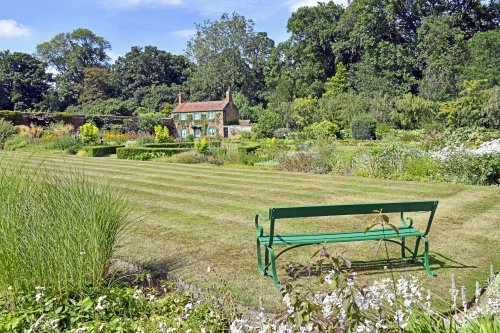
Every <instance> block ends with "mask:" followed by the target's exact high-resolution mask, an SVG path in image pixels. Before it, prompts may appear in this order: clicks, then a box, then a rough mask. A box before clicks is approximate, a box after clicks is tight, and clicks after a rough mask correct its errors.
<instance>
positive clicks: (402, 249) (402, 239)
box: [401, 237, 406, 261]
mask: <svg viewBox="0 0 500 333" xmlns="http://www.w3.org/2000/svg"><path fill="white" fill-rule="evenodd" d="M401 258H402V259H403V261H406V251H405V238H404V237H403V238H401Z"/></svg>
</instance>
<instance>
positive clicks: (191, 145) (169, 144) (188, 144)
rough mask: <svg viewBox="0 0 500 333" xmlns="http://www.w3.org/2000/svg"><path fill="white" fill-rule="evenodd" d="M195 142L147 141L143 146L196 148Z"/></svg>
mask: <svg viewBox="0 0 500 333" xmlns="http://www.w3.org/2000/svg"><path fill="white" fill-rule="evenodd" d="M194 144H195V143H194V142H167V143H146V144H144V145H142V147H147V148H194Z"/></svg>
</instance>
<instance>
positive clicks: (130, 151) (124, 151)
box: [116, 147, 191, 160]
mask: <svg viewBox="0 0 500 333" xmlns="http://www.w3.org/2000/svg"><path fill="white" fill-rule="evenodd" d="M189 150H191V148H148V147H139V148H118V149H116V156H117V157H118V158H120V159H129V160H135V159H138V157H139V155H141V154H146V153H150V154H158V155H160V154H161V155H165V156H171V155H174V154H178V153H182V152H185V151H189Z"/></svg>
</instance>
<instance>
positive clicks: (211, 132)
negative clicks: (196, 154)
mask: <svg viewBox="0 0 500 333" xmlns="http://www.w3.org/2000/svg"><path fill="white" fill-rule="evenodd" d="M207 134H208V135H209V136H217V128H215V127H209V128H207Z"/></svg>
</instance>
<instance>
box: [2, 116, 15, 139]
mask: <svg viewBox="0 0 500 333" xmlns="http://www.w3.org/2000/svg"><path fill="white" fill-rule="evenodd" d="M14 133H16V129H15V127H14V126H13V125H12V123H11V122H10V121H7V120H4V119H0V144H1V143H3V142H4V141H5V140H7V138H8V137H9V136H11V135H12V134H14Z"/></svg>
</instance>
